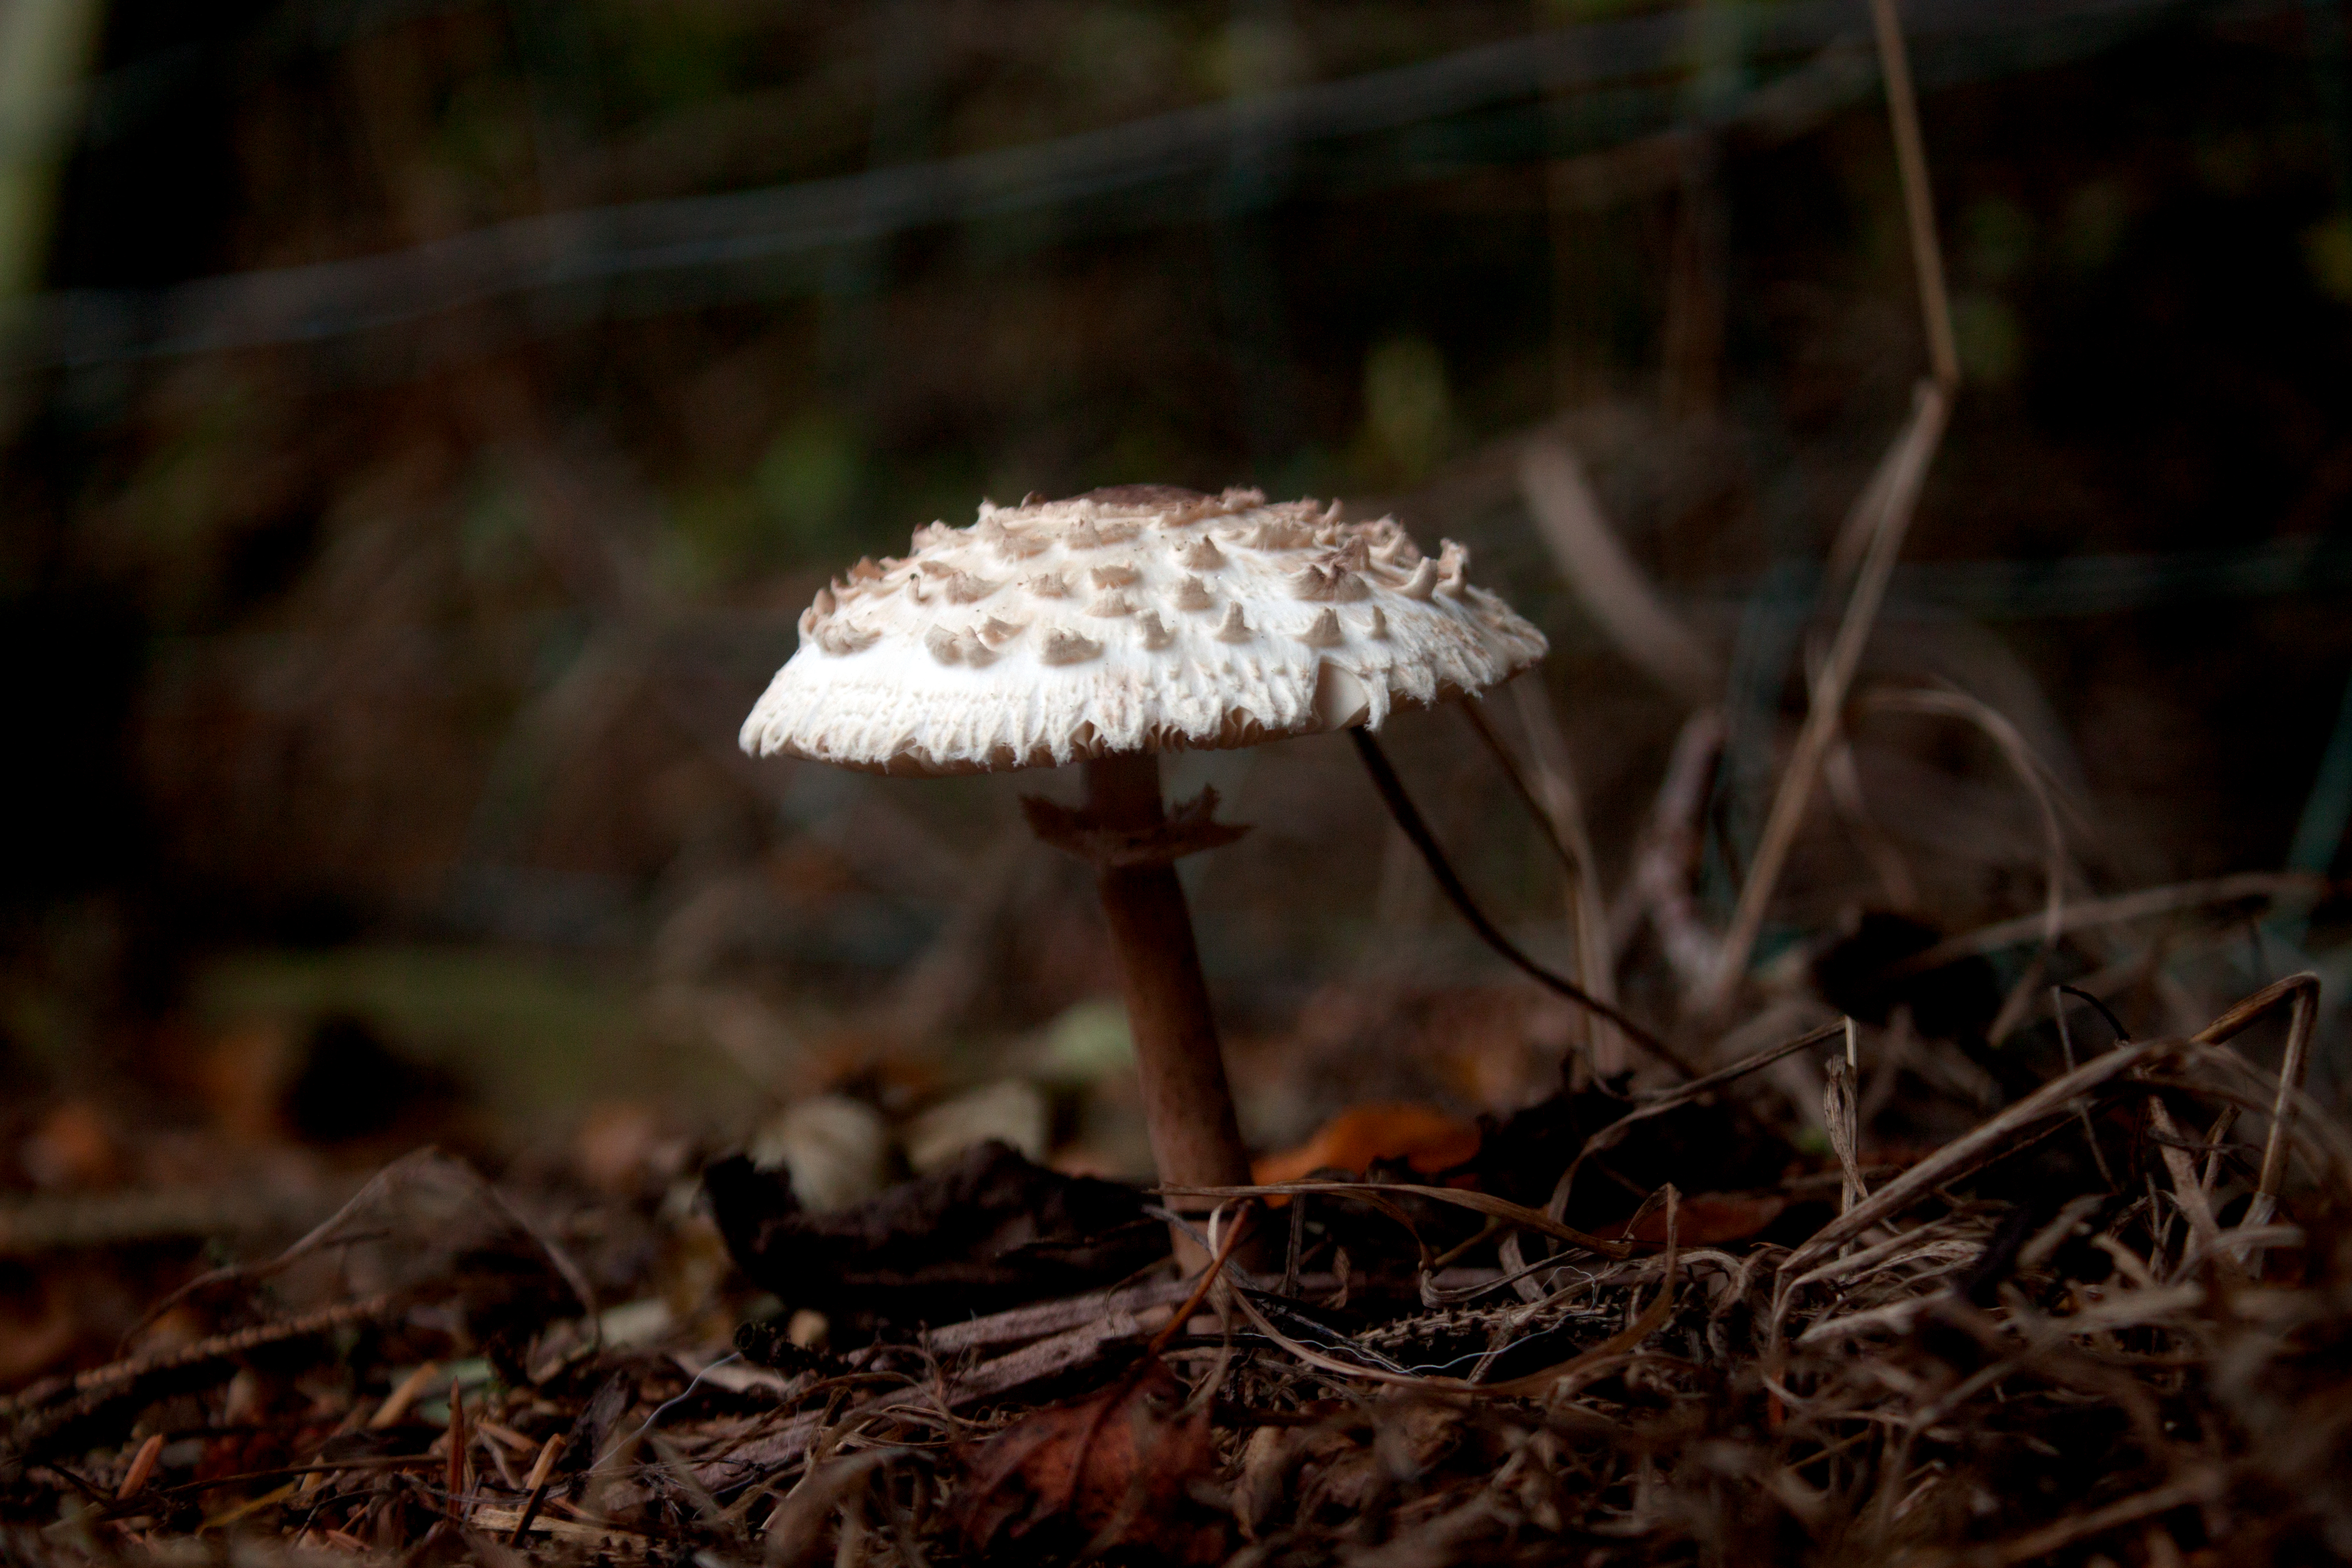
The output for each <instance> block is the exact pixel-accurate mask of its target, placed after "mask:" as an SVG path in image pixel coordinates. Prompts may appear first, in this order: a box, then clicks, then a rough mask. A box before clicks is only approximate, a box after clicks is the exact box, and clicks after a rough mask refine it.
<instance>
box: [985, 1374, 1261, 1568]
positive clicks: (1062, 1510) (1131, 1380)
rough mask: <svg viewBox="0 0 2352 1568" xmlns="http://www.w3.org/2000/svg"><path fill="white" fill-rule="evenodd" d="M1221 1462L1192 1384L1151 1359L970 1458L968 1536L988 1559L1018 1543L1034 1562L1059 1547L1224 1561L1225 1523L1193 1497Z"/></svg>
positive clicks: (1016, 1427) (1007, 1432)
mask: <svg viewBox="0 0 2352 1568" xmlns="http://www.w3.org/2000/svg"><path fill="white" fill-rule="evenodd" d="M1215 1459H1216V1451H1215V1448H1214V1447H1213V1443H1212V1441H1211V1437H1210V1431H1209V1413H1208V1411H1207V1410H1206V1409H1205V1408H1197V1409H1189V1410H1188V1409H1187V1408H1186V1407H1185V1390H1184V1385H1183V1384H1181V1383H1179V1382H1178V1381H1177V1380H1176V1377H1175V1374H1174V1373H1171V1372H1170V1371H1169V1370H1168V1368H1167V1367H1166V1365H1165V1364H1163V1363H1160V1361H1159V1360H1158V1359H1156V1358H1154V1359H1151V1360H1148V1361H1145V1362H1143V1363H1140V1364H1139V1366H1138V1367H1137V1368H1136V1369H1135V1370H1134V1371H1132V1372H1130V1373H1129V1374H1128V1375H1127V1376H1125V1377H1123V1378H1121V1379H1119V1380H1118V1382H1117V1383H1115V1384H1112V1385H1111V1386H1110V1387H1109V1388H1107V1389H1105V1390H1104V1391H1103V1392H1102V1393H1100V1394H1096V1395H1094V1396H1093V1397H1092V1398H1089V1399H1085V1400H1081V1401H1079V1402H1078V1403H1076V1404H1074V1405H1058V1406H1055V1407H1054V1408H1052V1409H1048V1410H1043V1411H1039V1412H1038V1413H1037V1414H1035V1415H1030V1416H1027V1417H1025V1418H1024V1419H1022V1420H1020V1421H1017V1422H1015V1423H1014V1424H1013V1426H1008V1427H1006V1428H1005V1429H1004V1430H1003V1431H1002V1432H999V1433H998V1434H996V1436H993V1437H991V1438H990V1439H988V1440H987V1441H986V1442H985V1443H982V1444H981V1445H979V1446H978V1447H976V1448H974V1449H973V1450H971V1452H970V1453H969V1454H968V1455H967V1457H966V1458H965V1469H966V1472H967V1478H968V1479H967V1486H966V1489H965V1490H964V1492H963V1495H962V1498H961V1502H960V1504H959V1512H960V1515H961V1525H962V1529H963V1533H964V1537H965V1539H966V1540H967V1541H969V1542H971V1544H972V1546H973V1547H975V1548H976V1549H979V1550H982V1551H985V1550H987V1549H989V1548H990V1547H992V1546H994V1545H997V1544H1000V1543H1003V1542H1013V1541H1019V1542H1022V1543H1023V1554H1024V1556H1026V1555H1030V1554H1031V1552H1032V1551H1033V1549H1037V1548H1040V1547H1043V1546H1044V1545H1045V1544H1046V1543H1047V1542H1053V1543H1054V1544H1059V1545H1067V1546H1078V1545H1085V1546H1087V1549H1088V1550H1089V1551H1091V1552H1100V1551H1105V1550H1108V1549H1109V1548H1111V1547H1115V1546H1116V1547H1127V1548H1130V1549H1138V1550H1141V1551H1144V1552H1151V1553H1153V1554H1156V1555H1158V1556H1160V1557H1163V1558H1165V1559H1167V1560H1169V1561H1171V1562H1176V1563H1213V1562H1215V1561H1217V1560H1218V1559H1219V1558H1220V1557H1221V1556H1223V1552H1224V1550H1225V1546H1226V1533H1227V1531H1226V1526H1225V1521H1223V1519H1221V1518H1219V1517H1217V1516H1216V1515H1214V1514H1212V1513H1210V1512H1209V1511H1208V1510H1205V1509H1203V1508H1202V1507H1201V1506H1200V1505H1199V1504H1198V1503H1196V1502H1194V1501H1193V1500H1192V1496H1191V1493H1190V1485H1191V1483H1192V1482H1193V1481H1194V1480H1196V1479H1202V1478H1205V1477H1206V1476H1208V1475H1209V1474H1210V1472H1211V1470H1212V1468H1213V1466H1214V1463H1215Z"/></svg>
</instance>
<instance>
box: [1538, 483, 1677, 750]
mask: <svg viewBox="0 0 2352 1568" xmlns="http://www.w3.org/2000/svg"><path fill="white" fill-rule="evenodd" d="M1519 494H1520V495H1521V496H1522V497H1524V498H1525V499H1526V500H1527V503H1528V513H1529V515H1531V516H1532V517H1533V518H1534V519H1535V522H1536V533H1537V535H1538V537H1539V538H1540V539H1542V541H1543V542H1544V545H1545V547H1546V548H1547V549H1549V551H1550V552H1551V556H1552V560H1553V561H1554V562H1555V563H1558V564H1559V574H1560V575H1561V576H1562V577H1564V578H1566V579H1567V581H1568V585H1569V587H1570V589H1571V590H1573V591H1574V593H1575V594H1576V596H1577V598H1578V600H1579V601H1580V603H1581V604H1582V605H1584V608H1585V612H1586V613H1587V614H1588V615H1590V616H1591V617H1592V618H1593V620H1594V622H1595V623H1597V624H1598V625H1599V626H1600V627H1601V630H1603V631H1604V632H1607V633H1608V634H1609V637H1610V640H1611V641H1612V642H1613V643H1614V644H1615V645H1616V647H1617V651H1618V652H1620V653H1622V654H1623V655H1624V656H1625V658H1626V659H1627V660H1628V661H1629V662H1630V663H1631V664H1633V667H1634V668H1636V669H1639V670H1640V671H1641V672H1642V673H1643V674H1644V675H1646V676H1648V677H1650V679H1653V680H1655V681H1656V682H1657V683H1658V684H1659V685H1661V686H1663V687H1664V688H1665V689H1667V690H1669V691H1671V692H1673V693H1674V694H1675V696H1677V697H1680V698H1682V699H1684V700H1686V701H1688V702H1691V703H1694V704H1697V703H1703V702H1711V701H1713V700H1715V698H1716V695H1717V693H1718V692H1720V691H1721V690H1722V689H1723V670H1722V668H1721V666H1720V664H1719V663H1718V662H1717V659H1716V658H1715V656H1714V655H1713V654H1712V653H1710V652H1708V650H1707V647H1706V644H1704V643H1702V642H1700V641H1699V639H1698V638H1697V637H1696V636H1695V635H1694V634H1693V633H1692V631H1691V629H1690V628H1689V627H1688V626H1685V625H1684V624H1683V622H1682V618H1681V617H1680V616H1676V615H1675V613H1674V612H1673V611H1672V610H1670V609H1668V608H1667V607H1666V605H1665V602H1664V600H1663V599H1661V598H1659V596H1658V594H1657V591H1656V590H1655V589H1654V588H1653V587H1652V586H1651V585H1650V580H1649V577H1648V575H1647V574H1644V573H1643V570H1642V568H1641V567H1640V566H1639V565H1638V564H1636V563H1634V560H1633V556H1632V555H1631V554H1630V553H1628V552H1627V551H1626V549H1625V546H1624V545H1623V544H1622V542H1620V541H1619V540H1618V538H1617V535H1616V533H1615V531H1612V529H1611V528H1610V526H1609V523H1608V521H1607V520H1606V519H1605V518H1604V517H1603V516H1602V515H1601V502H1600V500H1599V498H1598V497H1596V496H1595V495H1594V494H1593V493H1592V485H1591V481H1590V480H1589V479H1586V477H1585V473H1584V465H1583V464H1582V463H1580V462H1579V461H1578V460H1577V457H1576V451H1575V449H1574V448H1573V447H1570V446H1569V444H1568V443H1567V442H1565V441H1563V440H1560V439H1559V437H1551V436H1544V437H1536V438H1535V439H1534V440H1531V441H1529V442H1528V444H1527V445H1526V446H1525V447H1521V448H1520V452H1519Z"/></svg>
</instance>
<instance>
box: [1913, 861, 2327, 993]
mask: <svg viewBox="0 0 2352 1568" xmlns="http://www.w3.org/2000/svg"><path fill="white" fill-rule="evenodd" d="M2327 886H2328V883H2327V879H2326V878H2324V877H2315V876H2312V875H2310V874H2309V873H2307V872H2302V871H2243V872H2239V873H2236V874H2235V875H2232V876H2228V877H2213V878H2210V879H2205V880H2203V881H2197V882H2171V883H2167V884H2166V885H2164V886H2162V887H2157V888H2142V889H2139V890H2137V892H2130V893H2118V894H2116V896H2114V897H2113V898H2106V899H2085V900H2082V901H2081V902H2079V903H2074V904H2069V905H2067V906H2066V908H2065V909H2064V910H2063V911H2061V913H2060V915H2059V919H2058V933H2059V934H2060V935H2061V936H2065V935H2069V934H2071V933H2073V932H2074V931H2088V930H2092V929H2094V928H2095V927H2098V926H2108V925H2120V924H2122V923H2124V922H2125V921H2138V920H2147V919H2149V918H2150V917H2152V916H2156V915H2168V914H2177V913H2179V911H2181V910H2193V909H2198V908H2200V907H2203V906H2205V905H2208V904H2226V903H2231V902H2234V901H2235V900H2240V899H2251V898H2278V897H2281V896H2283V895H2293V894H2307V895H2310V896H2313V897H2316V896H2318V895H2319V894H2321V893H2324V892H2326V890H2327ZM2047 918H2048V917H2047V915H2046V914H2035V915H2021V916H2019V917H2018V918H2017V919H2015V920H2007V921H1996V922H1995V923H1993V924H1991V925H1989V926H1980V927H1979V928H1978V929H1977V930H1975V931H1963V932H1961V933H1960V934H1959V935H1958V936H1955V937H1948V938H1946V939H1945V940H1944V941H1942V942H1937V944H1936V945H1935V946H1933V947H1931V948H1928V949H1927V951H1926V952H1921V953H1919V954H1917V955H1916V956H1915V957H1912V958H1907V959H1906V960H1904V961H1903V963H1900V964H1898V965H1896V966H1895V973H1898V974H1916V973H1920V972H1921V971H1923V970H1928V969H1940V968H1942V967H1943V966H1944V965H1945V964H1947V963H1958V962H1959V961H1960V960H1961V959H1964V958H1979V957H1981V956H1983V955H1984V954H1986V953H1990V952H2000V950H2001V949H2002V948H2004V947H2014V946H2015V945H2017V944H2018V943H2019V942H2032V941H2033V940H2034V939H2035V938H2036V937H2038V936H2041V935H2042V934H2043V933H2044V931H2045V930H2046V927H2045V925H2044V921H2046V920H2047Z"/></svg>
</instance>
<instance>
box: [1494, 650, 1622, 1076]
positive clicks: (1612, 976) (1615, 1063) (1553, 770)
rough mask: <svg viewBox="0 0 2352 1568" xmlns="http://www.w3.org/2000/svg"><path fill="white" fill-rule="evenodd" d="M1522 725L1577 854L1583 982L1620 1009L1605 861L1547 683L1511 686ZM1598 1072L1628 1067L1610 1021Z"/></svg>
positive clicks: (1596, 1051) (1544, 790)
mask: <svg viewBox="0 0 2352 1568" xmlns="http://www.w3.org/2000/svg"><path fill="white" fill-rule="evenodd" d="M1511 696H1512V700H1513V701H1514V702H1515V703H1517V707H1518V710H1519V722H1520V724H1521V725H1522V726H1523V727H1524V728H1525V729H1526V731H1527V732H1528V747H1529V749H1530V750H1531V751H1532V752H1534V755H1535V764H1536V783H1537V784H1538V786H1539V789H1538V794H1539V795H1540V796H1541V798H1542V800H1543V803H1544V805H1545V806H1546V808H1547V809H1548V810H1549V812H1550V814H1551V816H1552V817H1553V819H1554V821H1555V823H1556V825H1557V826H1558V827H1559V830H1560V831H1561V832H1562V833H1564V834H1565V835H1566V836H1567V839H1568V847H1569V848H1570V849H1571V850H1573V851H1574V852H1575V854H1576V860H1577V877H1576V880H1575V883H1574V884H1573V886H1571V887H1570V889H1569V910H1570V913H1571V915H1572V916H1573V917H1574V919H1573V920H1572V921H1571V922H1570V923H1571V925H1572V927H1573V929H1574V931H1575V932H1576V963H1577V978H1578V979H1579V980H1581V981H1582V982H1583V983H1584V988H1585V989H1586V990H1587V991H1590V992H1591V993H1592V994H1594V995H1595V996H1598V997H1600V998H1601V1000H1602V1001H1603V1002H1606V1003H1608V1004H1609V1005H1611V1006H1615V1005H1617V1001H1618V996H1617V950H1616V943H1615V942H1613V941H1612V939H1611V937H1610V934H1609V905H1608V900H1606V899H1605V898H1604V897H1602V895H1601V863H1600V861H1599V860H1598V859H1596V858H1594V856H1593V853H1592V834H1591V829H1590V828H1589V827H1588V826H1586V824H1585V819H1584V801H1583V798H1582V795H1581V792H1580V791H1579V789H1578V788H1577V783H1576V765H1575V759H1574V758H1573V757H1571V756H1570V753H1569V750H1568V737H1567V735H1566V734H1564V733H1562V732H1561V730H1560V723H1559V714H1558V713H1557V712H1555V711H1554V710H1553V709H1552V705H1551V700H1550V698H1549V695H1548V694H1547V693H1546V691H1545V689H1544V687H1543V683H1542V682H1540V681H1536V680H1521V681H1518V682H1516V683H1515V684H1514V685H1513V686H1512V688H1511ZM1591 1044H1592V1068H1593V1071H1595V1072H1596V1073H1599V1074H1600V1075H1601V1077H1603V1078H1610V1077H1613V1076H1614V1075H1616V1074H1618V1073H1621V1072H1622V1071H1624V1070H1625V1068H1626V1066H1627V1062H1626V1052H1625V1042H1624V1040H1623V1039H1622V1037H1619V1035H1618V1033H1617V1031H1616V1028H1615V1027H1614V1026H1612V1025H1611V1024H1610V1023H1609V1022H1608V1021H1607V1020H1605V1019H1595V1020H1593V1021H1592V1025H1591Z"/></svg>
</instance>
